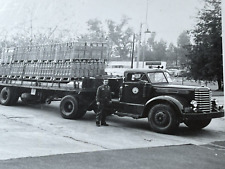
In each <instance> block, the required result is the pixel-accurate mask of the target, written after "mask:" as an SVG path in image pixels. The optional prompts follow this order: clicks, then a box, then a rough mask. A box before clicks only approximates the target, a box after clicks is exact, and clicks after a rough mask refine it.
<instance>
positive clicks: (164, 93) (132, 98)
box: [0, 43, 224, 133]
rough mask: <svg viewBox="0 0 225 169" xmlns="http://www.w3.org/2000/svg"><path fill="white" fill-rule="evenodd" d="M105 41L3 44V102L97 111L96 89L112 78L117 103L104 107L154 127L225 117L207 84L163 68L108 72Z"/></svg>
mask: <svg viewBox="0 0 225 169" xmlns="http://www.w3.org/2000/svg"><path fill="white" fill-rule="evenodd" d="M107 56H108V54H107V44H105V43H65V44H54V45H42V46H29V47H20V48H19V47H15V48H8V49H4V50H3V52H2V56H1V69H0V72H1V77H0V90H1V92H0V103H1V105H4V106H10V105H13V104H15V103H16V102H17V101H18V99H19V98H20V99H21V100H22V102H24V103H27V104H40V103H43V104H45V103H48V104H49V103H51V102H52V101H56V100H57V101H60V106H59V109H60V113H61V116H62V117H63V118H65V119H80V118H82V117H83V116H84V115H85V113H86V112H87V111H93V112H96V111H97V105H96V100H95V96H96V90H97V88H98V87H99V86H100V85H101V84H102V81H103V79H105V78H107V79H108V80H109V85H110V88H111V94H112V104H111V105H109V106H108V107H106V109H105V110H104V111H106V113H107V114H115V115H118V116H120V117H122V116H128V117H132V118H134V119H140V118H147V119H148V123H149V126H150V127H149V128H150V129H151V130H153V131H155V132H159V133H173V132H175V131H176V129H177V128H178V127H179V124H181V123H184V124H186V125H187V126H188V127H189V128H191V129H195V130H196V129H202V128H204V127H206V126H207V125H209V124H210V122H211V120H212V119H213V118H220V117H223V116H224V111H223V107H222V106H219V105H218V104H217V101H216V100H215V99H213V98H212V91H211V90H210V89H209V88H208V87H202V86H201V87H197V86H183V85H173V84H172V81H171V79H170V76H169V74H168V72H167V71H166V70H163V69H130V70H126V71H125V72H124V76H122V77H118V76H109V75H106V73H105V71H104V70H105V63H106V59H107Z"/></svg>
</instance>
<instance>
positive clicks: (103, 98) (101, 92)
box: [96, 85, 111, 104]
mask: <svg viewBox="0 0 225 169" xmlns="http://www.w3.org/2000/svg"><path fill="white" fill-rule="evenodd" d="M110 101H111V92H110V87H109V86H108V85H101V86H99V87H98V89H97V93H96V102H100V104H108V103H109V102H110Z"/></svg>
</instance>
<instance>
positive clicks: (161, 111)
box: [148, 104, 179, 133]
mask: <svg viewBox="0 0 225 169" xmlns="http://www.w3.org/2000/svg"><path fill="white" fill-rule="evenodd" d="M148 122H149V125H150V127H151V129H152V130H153V131H155V132H158V133H173V132H175V131H176V129H177V128H178V126H179V121H178V119H177V117H176V114H175V111H174V110H173V109H172V108H171V106H169V105H167V104H157V105H155V106H153V107H152V108H151V109H150V111H149V114H148Z"/></svg>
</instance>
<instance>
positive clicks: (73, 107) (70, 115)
mask: <svg viewBox="0 0 225 169" xmlns="http://www.w3.org/2000/svg"><path fill="white" fill-rule="evenodd" d="M60 113H61V116H62V117H63V118H65V119H77V118H78V115H79V113H78V103H77V100H76V98H75V97H74V96H72V95H68V96H65V97H63V98H62V100H61V103H60Z"/></svg>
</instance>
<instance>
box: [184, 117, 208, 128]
mask: <svg viewBox="0 0 225 169" xmlns="http://www.w3.org/2000/svg"><path fill="white" fill-rule="evenodd" d="M210 122H211V119H206V120H188V121H185V122H184V124H185V125H186V126H188V128H190V129H192V130H200V129H203V128H205V127H206V126H208V125H209V123H210Z"/></svg>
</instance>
